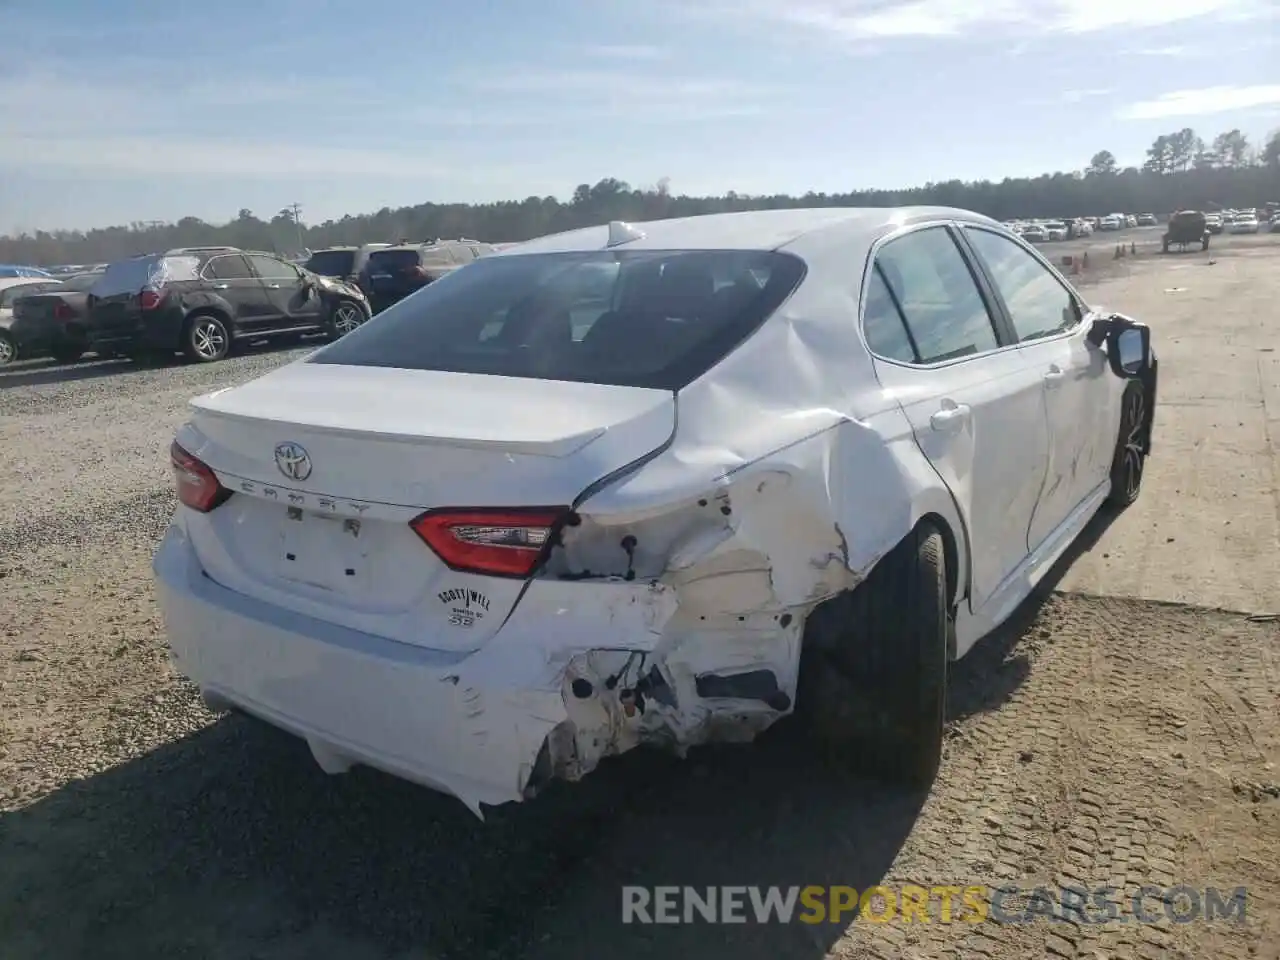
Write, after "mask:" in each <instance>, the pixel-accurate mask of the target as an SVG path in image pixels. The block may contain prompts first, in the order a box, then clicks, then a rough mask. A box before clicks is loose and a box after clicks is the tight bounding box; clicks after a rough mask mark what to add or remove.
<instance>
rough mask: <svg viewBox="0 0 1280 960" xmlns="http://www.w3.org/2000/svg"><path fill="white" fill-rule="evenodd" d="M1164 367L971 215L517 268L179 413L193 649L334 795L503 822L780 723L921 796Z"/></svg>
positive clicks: (793, 217) (409, 309) (1108, 487)
mask: <svg viewBox="0 0 1280 960" xmlns="http://www.w3.org/2000/svg"><path fill="white" fill-rule="evenodd" d="M1156 373H1157V367H1156V358H1155V353H1154V351H1153V350H1152V348H1151V343H1150V333H1149V330H1148V328H1147V327H1146V326H1144V325H1143V324H1141V323H1138V322H1136V321H1134V320H1132V319H1130V318H1128V317H1124V316H1121V315H1118V314H1114V313H1110V312H1104V311H1101V310H1096V309H1091V308H1090V306H1089V305H1088V304H1087V303H1086V302H1085V300H1084V299H1083V298H1082V297H1081V296H1080V295H1079V294H1078V293H1077V292H1076V291H1075V290H1073V289H1072V287H1071V285H1070V284H1069V283H1068V282H1067V281H1066V280H1065V279H1063V277H1062V276H1061V275H1060V274H1059V273H1058V272H1057V271H1056V270H1055V269H1054V267H1053V266H1052V265H1051V264H1050V263H1049V262H1048V261H1047V260H1046V259H1045V258H1044V257H1042V256H1040V254H1038V253H1037V252H1036V251H1035V250H1034V249H1033V248H1031V247H1030V246H1028V245H1027V244H1026V243H1025V242H1023V241H1022V240H1020V239H1019V238H1018V237H1017V236H1015V235H1014V234H1013V233H1011V232H1010V231H1009V230H1008V229H1006V228H1005V227H1003V226H1002V225H1000V224H999V223H997V222H995V221H993V220H989V219H987V218H985V217H981V216H978V215H975V214H971V213H967V212H964V211H961V210H953V209H948V208H926V207H916V208H902V209H839V208H837V209H813V210H775V211H767V212H754V213H734V214H719V215H714V216H705V217H695V218H688V219H679V220H666V221H660V222H653V223H643V224H634V225H628V224H624V223H616V222H615V223H611V224H607V225H601V226H597V227H591V228H588V229H583V230H575V231H572V232H570V233H565V234H560V235H556V236H551V237H545V238H542V239H540V240H534V241H530V242H528V243H523V244H520V245H519V246H516V247H512V248H510V249H508V250H507V251H504V252H502V253H500V254H497V255H495V256H492V257H487V258H485V259H483V260H479V261H476V262H475V263H474V264H472V265H470V266H468V267H467V268H466V269H465V270H459V271H457V272H456V273H454V274H451V275H450V276H448V277H445V278H443V279H441V280H439V281H437V282H435V283H433V284H431V285H429V286H428V287H426V288H424V289H423V290H421V291H420V292H418V293H416V294H414V295H413V296H411V297H408V298H407V299H405V300H404V301H402V302H401V303H398V304H396V305H395V306H393V307H392V308H390V309H389V310H387V311H386V312H385V313H383V314H381V315H379V316H377V317H375V318H374V319H373V320H372V321H371V322H370V323H368V324H365V325H364V326H362V327H361V328H359V329H357V330H355V331H353V332H352V333H350V334H348V335H347V336H346V337H344V338H342V339H341V340H338V341H336V342H334V343H332V344H330V345H328V346H326V347H324V348H322V349H320V350H318V351H317V352H315V353H313V354H311V355H309V356H307V357H306V358H304V359H301V360H298V361H296V362H293V363H290V364H288V365H286V366H284V367H282V368H280V369H278V370H276V371H274V372H272V373H269V374H267V375H266V376H263V377H260V378H258V379H257V380H254V381H251V382H249V383H247V384H244V385H242V386H238V387H232V388H228V389H223V390H218V391H216V392H214V393H211V394H208V395H206V396H203V397H200V398H198V399H196V400H194V401H193V402H192V410H191V414H190V420H189V422H187V423H186V424H185V425H183V426H182V427H181V429H179V431H178V433H177V436H176V438H175V439H174V442H173V445H172V448H171V456H172V461H173V471H174V476H175V481H176V486H177V494H178V499H179V500H180V505H179V506H178V508H177V512H176V514H175V515H174V518H173V522H172V524H171V525H170V527H169V528H168V531H167V533H166V535H165V537H164V541H163V543H162V544H161V546H160V548H159V551H158V552H157V555H156V557H155V574H156V578H157V581H158V592H159V598H160V602H161V605H162V608H163V612H164V617H165V621H166V624H167V628H168V632H169V635H170V643H171V649H172V656H173V661H174V664H175V666H176V668H177V669H178V670H179V671H180V672H182V673H184V674H186V675H187V676H189V677H191V678H192V679H193V680H194V681H195V683H196V684H198V685H199V687H200V688H201V690H202V692H203V695H204V697H205V699H206V702H208V703H209V704H210V705H211V706H212V707H214V708H230V709H236V710H240V711H243V712H245V713H248V714H251V715H254V716H257V717H259V718H261V719H263V720H266V721H267V722H268V723H271V724H274V725H276V726H278V727H281V728H283V729H285V730H288V731H291V732H293V733H295V734H296V735H298V736H299V737H301V738H303V739H305V741H306V742H307V743H308V744H309V746H310V749H311V751H312V753H313V755H314V756H315V759H316V760H317V761H318V762H319V764H320V765H321V767H322V768H323V769H325V770H326V771H329V772H334V773H336V772H341V771H343V770H346V769H348V768H349V767H351V766H352V765H353V764H364V765H368V766H372V767H376V768H379V769H381V770H384V771H388V772H390V773H392V774H395V775H398V776H401V777H405V778H408V779H410V780H414V781H416V782H418V783H421V784H425V785H427V786H430V787H432V788H435V789H438V790H442V791H445V792H448V793H451V794H453V795H455V796H457V797H458V798H459V799H461V800H462V801H463V802H464V803H466V804H467V805H468V806H469V807H470V808H471V809H472V810H473V811H474V812H476V813H477V814H481V815H482V805H494V804H500V803H504V802H507V801H513V800H520V799H524V798H528V797H530V796H532V795H533V794H534V793H536V792H537V790H538V789H539V788H540V787H541V786H542V785H544V784H546V783H547V782H548V781H549V780H551V779H553V778H566V779H571V780H572V779H577V778H579V777H581V776H583V775H584V774H586V773H588V772H590V771H591V770H593V769H594V768H595V767H596V766H597V765H598V764H599V763H600V761H601V760H602V759H603V758H605V757H607V756H610V755H612V754H618V753H622V752H624V751H626V750H628V749H630V748H632V747H634V746H636V745H638V744H642V743H651V744H661V745H664V746H667V747H669V748H672V749H675V750H676V751H680V752H683V751H684V750H685V749H686V748H688V747H689V746H692V745H696V744H700V743H705V742H711V741H740V740H748V739H751V738H752V737H754V736H755V735H756V734H757V733H759V732H760V731H762V730H764V729H765V728H767V727H769V726H770V725H771V724H773V723H774V722H775V721H776V720H778V719H779V718H781V717H783V716H786V715H787V714H790V713H792V712H796V713H798V714H799V720H800V721H802V722H804V724H805V726H803V727H802V728H801V729H803V730H805V731H807V735H811V736H812V737H813V738H814V742H815V743H820V744H822V745H823V747H824V749H830V748H834V749H835V750H836V751H837V752H838V754H839V755H841V756H847V757H848V759H849V760H850V761H851V762H853V763H856V764H858V765H859V766H860V767H862V768H863V769H865V770H867V771H868V772H871V773H874V774H877V775H881V776H884V777H886V778H891V779H896V780H898V781H900V782H906V783H909V784H915V785H924V784H928V783H929V782H930V781H931V779H932V777H933V775H934V774H935V772H936V770H937V766H938V763H939V758H940V755H941V749H942V735H943V723H944V717H945V705H946V690H947V672H948V665H949V663H950V662H951V661H953V660H955V659H956V658H959V657H961V656H963V655H965V654H966V653H967V652H968V651H969V650H970V648H971V647H973V645H974V643H975V642H976V641H977V640H978V639H979V638H980V637H982V636H983V635H984V634H986V633H987V632H989V631H990V630H991V629H992V628H994V627H995V626H996V625H998V624H999V623H1001V622H1002V621H1003V620H1005V619H1006V618H1007V617H1008V616H1009V615H1010V613H1011V612H1012V611H1013V610H1014V609H1015V607H1017V605H1018V604H1019V602H1020V601H1022V600H1023V599H1024V598H1025V597H1026V596H1027V595H1028V593H1029V592H1030V591H1031V589H1032V588H1033V586H1034V585H1035V584H1036V583H1037V581H1038V580H1039V579H1040V578H1041V577H1042V576H1043V575H1044V574H1045V572H1046V570H1047V569H1048V568H1049V567H1050V565H1051V564H1052V563H1053V562H1054V561H1055V560H1056V559H1057V558H1058V557H1060V556H1061V555H1062V554H1063V552H1064V551H1065V550H1066V549H1067V547H1068V546H1069V545H1070V543H1071V542H1072V540H1073V539H1075V538H1076V536H1077V535H1079V534H1080V532H1081V530H1082V529H1083V528H1084V527H1085V525H1086V524H1087V523H1088V521H1089V520H1090V518H1091V517H1092V516H1093V515H1094V514H1095V512H1097V511H1098V510H1099V508H1101V507H1102V506H1103V505H1104V504H1106V503H1108V502H1109V503H1111V504H1114V505H1117V506H1121V507H1122V506H1124V505H1127V504H1129V503H1131V502H1132V501H1133V500H1134V499H1135V498H1136V497H1137V496H1138V492H1139V488H1140V484H1141V480H1142V473H1143V466H1144V463H1145V458H1146V456H1147V454H1148V453H1149V452H1150V449H1151V425H1152V413H1153V410H1154V403H1155V394H1156V380H1157V376H1156Z"/></svg>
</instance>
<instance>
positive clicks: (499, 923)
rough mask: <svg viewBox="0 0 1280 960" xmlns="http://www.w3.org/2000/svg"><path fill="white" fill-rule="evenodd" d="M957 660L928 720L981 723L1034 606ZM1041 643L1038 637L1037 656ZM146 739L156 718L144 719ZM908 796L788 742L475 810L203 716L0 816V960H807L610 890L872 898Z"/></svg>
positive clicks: (1025, 664)
mask: <svg viewBox="0 0 1280 960" xmlns="http://www.w3.org/2000/svg"><path fill="white" fill-rule="evenodd" d="M1109 521H1110V516H1109V515H1103V516H1100V517H1099V518H1096V519H1095V521H1094V523H1093V524H1092V525H1091V526H1090V528H1089V529H1088V530H1087V531H1086V533H1085V534H1084V535H1083V536H1082V537H1081V539H1080V541H1078V543H1077V544H1076V545H1075V547H1073V549H1072V551H1071V552H1070V553H1069V554H1068V556H1067V557H1064V558H1063V560H1062V561H1060V562H1059V564H1057V565H1056V566H1055V569H1054V571H1051V573H1050V574H1049V576H1048V577H1047V578H1046V580H1045V582H1044V583H1043V584H1042V586H1041V588H1040V589H1039V590H1038V591H1037V593H1036V595H1035V596H1034V597H1032V598H1031V599H1030V600H1028V601H1027V603H1026V604H1024V605H1023V607H1022V608H1021V609H1020V610H1019V611H1018V613H1017V614H1016V615H1015V617H1014V619H1013V621H1011V622H1010V623H1009V624H1008V625H1007V626H1006V627H1004V628H1002V629H1001V630H1000V631H997V632H996V633H995V634H993V635H992V636H990V637H988V638H986V639H985V640H984V641H983V642H982V643H981V644H979V646H978V647H977V648H975V650H974V651H973V653H972V654H971V655H970V656H969V657H966V658H965V660H964V661H962V662H961V663H960V664H958V665H957V667H956V668H955V670H954V671H953V673H954V684H953V691H954V695H953V698H952V709H951V711H950V712H951V720H952V722H959V721H962V720H963V719H964V718H965V717H968V716H970V715H972V714H975V713H979V712H982V711H988V710H994V709H998V708H999V707H1000V705H1001V704H1003V703H1004V702H1005V701H1006V700H1007V699H1008V698H1009V697H1010V696H1011V695H1012V694H1013V692H1014V691H1015V690H1016V689H1017V688H1018V686H1019V685H1020V684H1021V683H1022V682H1023V681H1024V680H1025V679H1026V677H1027V675H1028V673H1029V672H1030V670H1031V669H1032V664H1031V662H1030V661H1029V660H1028V659H1027V658H1026V657H1024V656H1021V655H1020V654H1019V652H1018V649H1019V644H1020V641H1021V640H1022V639H1023V638H1024V636H1025V634H1026V632H1027V630H1028V628H1029V626H1030V624H1031V623H1032V622H1033V621H1034V620H1035V617H1036V614H1037V612H1038V611H1039V608H1040V606H1041V604H1042V603H1043V602H1044V598H1045V597H1046V596H1047V595H1048V593H1049V592H1050V591H1051V590H1052V587H1053V585H1054V584H1055V583H1056V582H1057V581H1058V579H1059V578H1060V576H1061V574H1062V572H1063V571H1064V570H1065V569H1066V567H1067V566H1068V565H1069V564H1070V563H1071V561H1072V560H1073V559H1074V557H1075V556H1077V555H1079V554H1080V553H1082V552H1084V551H1087V550H1088V549H1090V548H1091V547H1092V545H1093V543H1095V542H1096V540H1097V538H1098V537H1099V536H1100V535H1101V533H1102V532H1103V530H1105V528H1106V525H1107V524H1108V523H1109ZM1050 642H1051V641H1050ZM159 722H161V723H162V722H163V721H159ZM924 800H925V797H924V795H922V794H912V793H906V792H903V791H901V790H895V789H890V788H887V787H884V786H880V785H876V784H873V783H869V782H865V781H860V780H858V779H856V778H854V777H853V776H852V775H851V774H849V773H847V772H842V771H840V770H837V769H833V768H832V767H831V766H830V765H829V764H823V763H821V762H818V761H816V760H815V759H813V758H812V756H811V754H810V753H809V752H808V751H806V750H805V749H804V744H803V743H799V742H797V732H796V729H795V727H794V726H793V725H789V724H787V723H785V722H784V723H782V724H779V725H778V726H777V727H776V728H775V729H774V730H772V731H770V732H769V733H767V734H766V735H765V736H764V737H762V738H761V740H760V741H759V742H758V743H757V744H755V745H753V746H743V747H722V748H713V749H704V750H697V751H694V752H693V753H692V754H691V756H690V757H689V759H688V760H686V761H684V762H681V761H678V760H675V759H673V758H669V757H667V756H665V755H663V754H659V753H657V752H652V751H635V752H633V753H631V754H628V755H627V756H625V757H622V758H618V759H616V760H613V761H609V762H607V763H606V764H605V765H604V766H603V767H602V768H601V769H600V770H599V771H597V773H596V774H594V775H592V776H591V777H588V778H587V779H586V780H584V781H583V782H581V783H579V784H574V785H569V784H555V785H553V786H552V787H551V788H550V789H549V790H548V791H547V792H546V793H544V794H543V796H541V797H540V798H539V799H538V800H537V801H535V802H533V803H529V804H524V805H511V806H508V807H504V808H500V809H497V810H494V811H491V813H490V816H489V820H488V822H487V823H481V822H480V821H478V820H476V819H475V818H474V817H472V816H471V815H470V814H469V813H467V812H466V811H465V809H464V808H463V807H462V806H461V804H459V803H457V802H456V801H454V800H452V799H450V798H447V797H444V796H441V795H439V794H435V793H432V792H430V791H427V790H424V789H420V788H418V787H415V786H412V785H409V784H406V783H403V782H399V781H396V780H394V779H392V778H390V777H386V776H382V775H380V774H376V773H373V772H370V771H362V770H356V771H354V772H352V773H351V774H349V775H347V776H346V777H342V778H336V779H330V778H328V777H326V776H325V775H324V774H322V773H320V772H319V770H318V769H317V768H316V767H315V765H314V764H313V763H312V761H311V759H310V757H309V755H308V753H307V751H306V749H305V747H303V746H302V744H301V743H299V742H297V741H295V740H293V739H292V738H290V737H287V736H285V735H283V734H279V733H277V732H275V731H272V730H270V729H268V728H266V727H263V726H262V725H260V724H257V723H255V722H253V721H249V720H246V719H243V718H238V717H224V718H222V719H220V720H219V721H217V722H216V723H214V724H212V725H211V726H209V727H206V728H204V729H202V730H201V731H199V732H198V733H195V734H193V735H190V736H188V737H186V738H184V739H182V740H178V741H176V742H172V743H170V744H168V745H166V746H164V747H162V748H159V749H157V750H154V751H152V752H150V753H147V754H145V755H144V756H141V757H139V758H137V759H135V760H132V761H130V762H127V763H124V764H121V765H119V766H117V767H114V768H112V769H109V770H106V771H104V772H102V773H100V774H98V775H96V776H93V777H90V778H88V779H85V780H82V781H79V782H76V783H73V784H70V785H67V786H65V787H63V788H61V789H58V790H55V791H54V792H52V793H51V794H50V795H48V796H46V797H44V798H42V799H40V800H39V801H37V802H35V803H34V804H32V805H30V806H28V807H26V808H24V809H21V810H17V811H13V812H9V813H7V814H3V815H0V929H3V930H6V931H7V933H6V934H5V941H6V948H7V949H6V951H5V953H6V957H7V958H11V960H27V958H32V960H34V958H37V957H39V958H58V957H73V956H95V957H99V958H104V957H116V956H119V957H135V956H174V955H184V956H200V957H205V956H227V957H231V956H235V957H249V956H254V957H261V958H271V960H276V958H290V960H292V958H301V957H304V956H305V957H307V958H309V960H313V958H314V960H319V958H328V957H342V958H344V960H350V958H365V957H368V958H400V957H405V958H407V957H432V958H439V957H454V956H456V957H467V958H472V957H487V956H504V957H505V956H530V957H536V956H541V955H545V956H548V957H551V956H554V957H557V958H562V960H563V958H566V957H578V956H581V957H583V958H584V960H585V958H592V960H594V958H596V957H598V956H600V955H601V954H603V953H607V954H608V955H610V956H614V957H617V956H621V957H637V958H639V957H650V956H664V955H668V956H683V955H689V956H693V955H696V956H697V957H699V960H720V958H723V960H744V958H754V957H760V958H764V957H770V958H781V957H795V958H799V960H818V958H820V957H822V956H823V955H824V954H825V953H826V952H827V951H828V950H829V948H830V947H831V945H832V944H833V943H834V942H835V941H836V940H837V939H839V938H840V937H841V936H842V934H843V929H844V927H845V925H846V923H847V922H848V918H846V919H845V921H844V922H841V923H838V924H822V925H806V924H801V923H790V924H769V925H763V926H762V925H758V924H755V923H747V924H745V925H740V926H726V925H718V926H714V927H713V926H710V925H707V924H695V925H693V926H683V925H681V926H637V925H629V926H625V925H623V924H622V922H621V903H622V890H621V888H622V887H623V886H624V885H628V884H638V885H649V886H653V885H677V886H692V887H705V886H707V885H716V884H728V885H747V886H752V885H754V886H768V885H778V886H782V887H789V886H792V885H798V886H804V885H808V884H827V885H835V884H840V885H848V886H853V887H855V888H857V889H859V890H862V889H865V888H866V887H867V886H870V885H873V884H875V883H876V882H877V881H879V880H880V879H881V878H882V877H883V876H884V875H885V873H886V871H887V870H888V869H889V868H890V866H891V864H892V863H893V860H894V858H895V856H896V855H897V853H898V850H899V849H900V847H901V845H902V844H903V842H904V841H905V839H906V837H907V836H908V835H909V833H910V832H911V830H912V828H913V826H914V824H915V821H916V818H917V816H918V814H919V811H920V809H921V807H922V804H923V802H924Z"/></svg>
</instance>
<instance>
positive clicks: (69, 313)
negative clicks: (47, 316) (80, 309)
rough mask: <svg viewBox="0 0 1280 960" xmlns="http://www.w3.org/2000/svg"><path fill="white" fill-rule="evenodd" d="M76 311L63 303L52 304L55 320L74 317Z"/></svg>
mask: <svg viewBox="0 0 1280 960" xmlns="http://www.w3.org/2000/svg"><path fill="white" fill-rule="evenodd" d="M75 315H76V312H75V311H74V310H72V309H71V308H70V307H69V306H67V305H66V304H65V303H57V304H54V307H53V319H55V320H71V319H73V318H74V317H75Z"/></svg>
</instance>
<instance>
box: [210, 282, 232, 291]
mask: <svg viewBox="0 0 1280 960" xmlns="http://www.w3.org/2000/svg"><path fill="white" fill-rule="evenodd" d="M230 288H231V284H229V283H215V284H214V285H213V289H215V290H229V289H230Z"/></svg>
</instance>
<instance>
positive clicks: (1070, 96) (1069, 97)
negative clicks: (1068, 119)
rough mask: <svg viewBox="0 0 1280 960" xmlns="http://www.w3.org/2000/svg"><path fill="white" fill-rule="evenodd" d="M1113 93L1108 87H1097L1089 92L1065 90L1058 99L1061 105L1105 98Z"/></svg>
mask: <svg viewBox="0 0 1280 960" xmlns="http://www.w3.org/2000/svg"><path fill="white" fill-rule="evenodd" d="M1111 92H1113V91H1112V89H1111V88H1110V87H1098V88H1094V89H1090V90H1066V91H1064V92H1063V93H1062V95H1061V96H1059V97H1058V99H1059V100H1060V101H1061V102H1062V103H1079V102H1080V101H1082V100H1089V99H1092V98H1093V97H1105V96H1106V95H1107V94H1109V93H1111Z"/></svg>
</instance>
